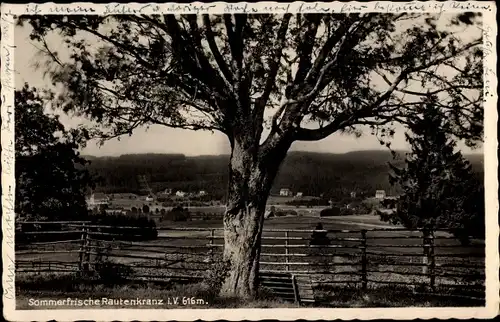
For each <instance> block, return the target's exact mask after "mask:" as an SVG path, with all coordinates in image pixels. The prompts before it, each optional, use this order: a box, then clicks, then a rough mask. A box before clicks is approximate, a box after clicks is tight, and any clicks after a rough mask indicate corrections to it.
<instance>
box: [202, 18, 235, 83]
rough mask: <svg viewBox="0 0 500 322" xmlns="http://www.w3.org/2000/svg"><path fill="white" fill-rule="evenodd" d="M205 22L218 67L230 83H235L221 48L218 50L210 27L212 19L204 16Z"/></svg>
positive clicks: (209, 42) (208, 40)
mask: <svg viewBox="0 0 500 322" xmlns="http://www.w3.org/2000/svg"><path fill="white" fill-rule="evenodd" d="M203 22H204V24H205V29H206V35H207V42H208V45H209V47H210V50H211V51H212V54H213V55H214V58H215V61H216V62H217V65H218V66H219V68H220V70H221V72H222V74H223V75H224V77H225V78H226V80H227V81H228V82H232V81H234V77H233V75H232V74H231V72H230V71H229V68H228V67H227V65H226V62H225V61H224V58H223V57H222V55H221V53H220V51H219V48H217V44H216V43H215V37H214V33H213V31H212V26H211V25H210V18H209V16H208V15H203Z"/></svg>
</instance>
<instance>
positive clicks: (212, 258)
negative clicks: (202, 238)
mask: <svg viewBox="0 0 500 322" xmlns="http://www.w3.org/2000/svg"><path fill="white" fill-rule="evenodd" d="M214 239H215V233H214V230H213V229H211V230H210V264H213V263H214Z"/></svg>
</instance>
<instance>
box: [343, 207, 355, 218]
mask: <svg viewBox="0 0 500 322" xmlns="http://www.w3.org/2000/svg"><path fill="white" fill-rule="evenodd" d="M340 215H341V216H352V215H354V210H352V209H350V208H342V209H341V210H340Z"/></svg>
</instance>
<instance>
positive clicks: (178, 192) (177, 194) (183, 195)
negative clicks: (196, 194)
mask: <svg viewBox="0 0 500 322" xmlns="http://www.w3.org/2000/svg"><path fill="white" fill-rule="evenodd" d="M175 195H176V196H177V197H185V196H186V193H185V192H184V191H181V190H179V191H177V192H176V193H175Z"/></svg>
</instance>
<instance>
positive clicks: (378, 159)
mask: <svg viewBox="0 0 500 322" xmlns="http://www.w3.org/2000/svg"><path fill="white" fill-rule="evenodd" d="M398 155H399V156H400V157H399V158H398V159H396V160H394V159H393V157H392V155H391V153H390V152H389V151H356V152H349V153H345V154H327V153H311V152H290V153H289V154H288V156H287V157H286V159H285V161H284V163H283V165H282V167H281V170H280V172H279V174H278V176H277V178H276V180H275V184H274V187H273V192H272V193H278V192H279V189H280V188H289V189H291V190H292V191H294V192H298V191H300V192H302V193H303V194H304V195H316V196H318V195H320V194H324V195H325V196H328V197H330V196H339V195H346V194H349V193H350V192H351V191H358V192H365V193H366V194H368V195H372V194H374V193H375V190H377V189H384V190H386V191H387V192H388V193H395V192H396V191H394V189H393V188H392V187H391V186H390V184H389V181H388V169H389V167H388V165H387V163H388V162H392V163H393V164H395V165H397V166H401V165H402V164H403V161H402V156H404V153H403V152H399V153H398ZM466 157H467V158H468V159H469V160H470V162H471V163H472V165H473V167H474V169H475V171H476V172H477V173H478V175H482V173H483V158H482V155H480V154H471V155H466ZM86 158H87V159H89V160H90V161H91V163H90V165H89V166H88V167H89V169H90V171H91V172H92V173H94V174H96V175H98V176H100V177H101V179H102V181H101V183H100V184H99V186H98V190H99V191H103V192H139V184H138V180H137V177H138V176H139V175H145V176H146V177H147V178H148V180H149V184H150V185H151V188H152V189H153V191H155V192H156V191H161V190H164V189H166V188H171V189H173V190H174V191H175V190H183V191H188V192H195V191H199V190H206V191H208V192H209V193H210V194H211V195H213V196H214V197H217V198H222V197H223V196H224V193H225V190H226V184H227V179H228V175H227V165H228V162H229V156H228V155H218V156H197V157H186V156H184V155H180V154H179V155H176V154H129V155H122V156H119V157H93V156H86Z"/></svg>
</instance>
